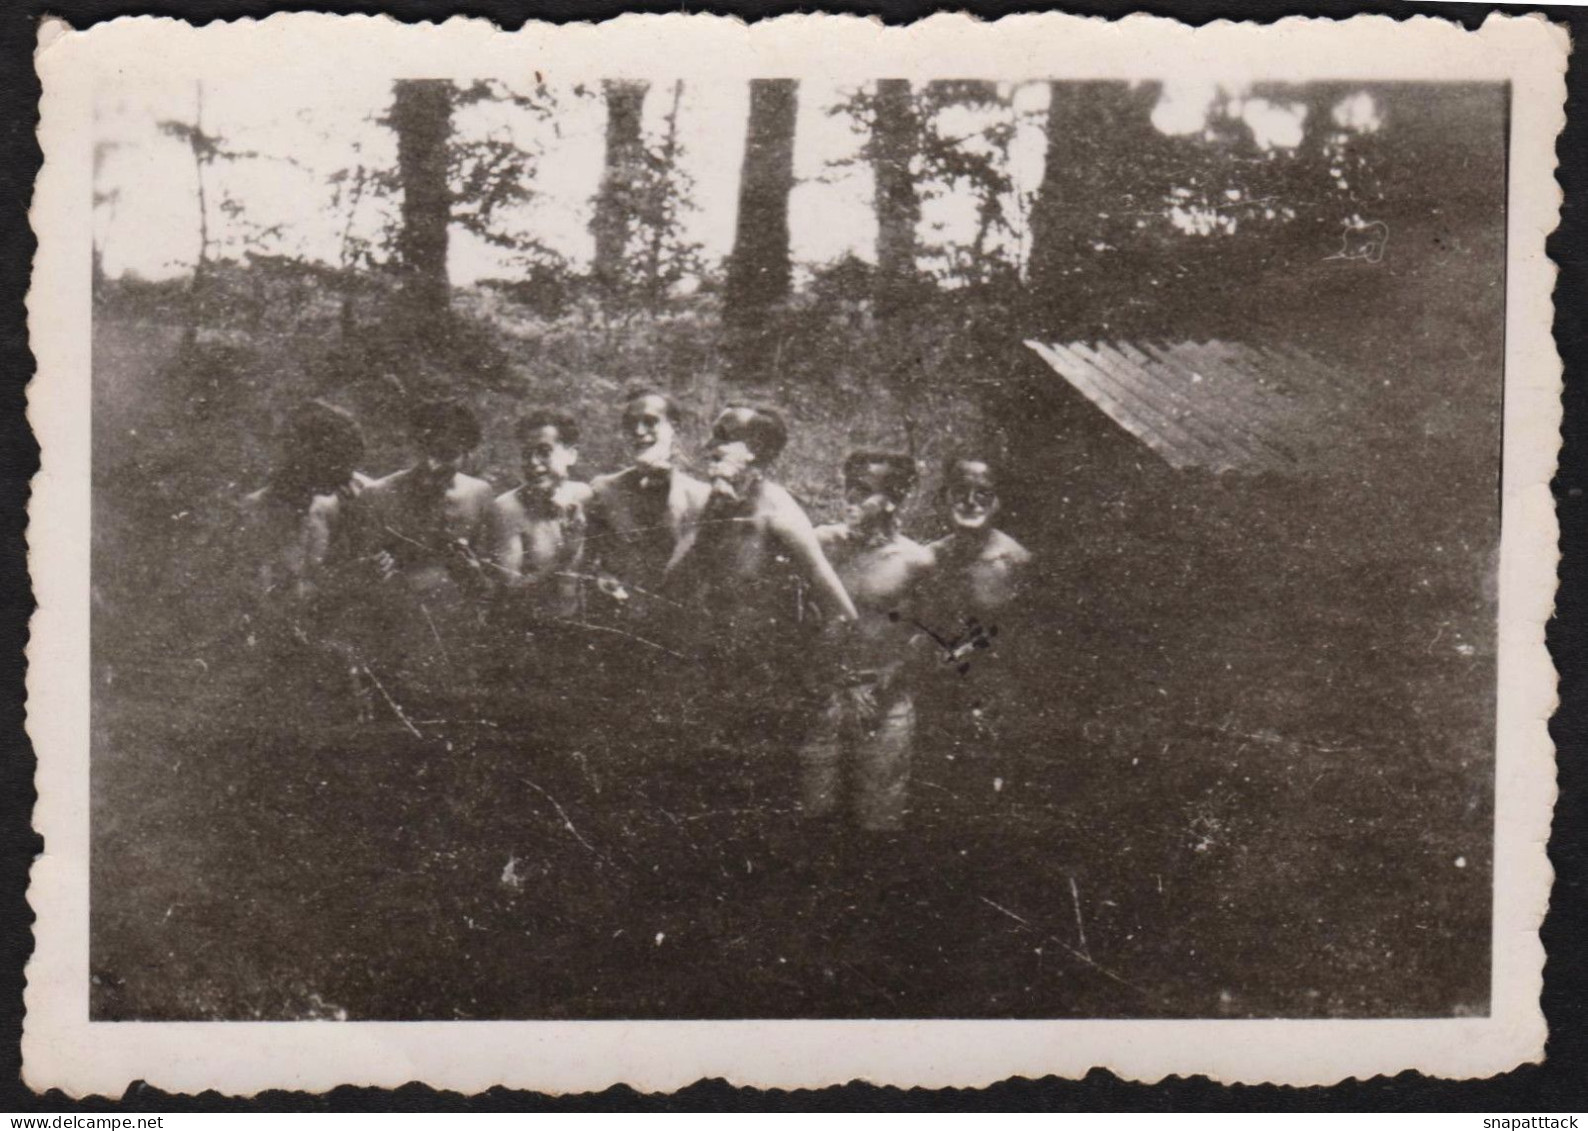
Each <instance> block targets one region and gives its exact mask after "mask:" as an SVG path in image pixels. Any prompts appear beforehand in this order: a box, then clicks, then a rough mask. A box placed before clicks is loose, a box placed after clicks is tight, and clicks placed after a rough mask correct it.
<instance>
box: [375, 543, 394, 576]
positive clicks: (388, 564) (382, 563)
mask: <svg viewBox="0 0 1588 1131" xmlns="http://www.w3.org/2000/svg"><path fill="white" fill-rule="evenodd" d="M375 572H376V573H378V574H379V575H380V579H381V580H382V581H390V580H391V579H392V578H393V577H394V576H396V573H397V559H396V558H394V557H392V555H391V551H389V550H382V551H380V552H379V553H378V554H376V555H375Z"/></svg>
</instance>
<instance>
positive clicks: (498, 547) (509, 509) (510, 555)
mask: <svg viewBox="0 0 1588 1131" xmlns="http://www.w3.org/2000/svg"><path fill="white" fill-rule="evenodd" d="M518 510H519V505H518V500H516V499H515V498H514V497H513V496H512V494H511V493H508V494H506V495H503V496H502V497H501V498H499V499H497V500H496V501H495V502H494V503H493V504H491V526H492V536H491V545H492V551H491V560H492V561H494V562H495V563H496V566H497V568H496V569H495V570H493V571H492V572H493V573H495V574H496V579H497V580H498V581H501V582H504V583H506V584H508V585H517V584H519V583H520V582H522V581H523V580H524V533H523V526H522V524H521V523H519V522H518V521H516V520H517V512H518Z"/></svg>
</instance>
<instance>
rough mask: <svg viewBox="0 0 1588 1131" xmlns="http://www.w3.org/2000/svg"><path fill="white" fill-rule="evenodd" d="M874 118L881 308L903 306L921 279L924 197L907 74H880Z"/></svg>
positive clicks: (891, 309)
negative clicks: (918, 232) (914, 166)
mask: <svg viewBox="0 0 1588 1131" xmlns="http://www.w3.org/2000/svg"><path fill="white" fill-rule="evenodd" d="M876 105H877V109H876V116H875V118H874V120H873V122H872V138H871V169H872V176H873V179H874V181H875V184H876V189H875V195H874V196H873V198H872V207H873V209H874V210H875V212H876V217H877V280H876V293H875V302H876V308H877V313H878V314H880V315H883V316H887V315H891V314H894V313H896V312H897V311H899V310H900V309H902V308H903V306H904V305H905V303H906V302H907V301H908V296H909V294H910V292H911V291H912V290H913V289H914V286H915V283H916V272H915V251H916V243H915V227H916V225H917V224H918V223H919V222H920V219H921V202H920V200H919V199H918V198H917V197H916V194H915V178H914V177H913V176H912V175H911V172H910V162H911V160H913V159H914V157H915V155H916V153H917V151H918V150H919V148H920V138H919V136H918V129H919V127H918V124H917V122H916V114H915V107H914V106H913V105H912V103H911V99H910V81H909V80H908V79H878V80H877V103H876Z"/></svg>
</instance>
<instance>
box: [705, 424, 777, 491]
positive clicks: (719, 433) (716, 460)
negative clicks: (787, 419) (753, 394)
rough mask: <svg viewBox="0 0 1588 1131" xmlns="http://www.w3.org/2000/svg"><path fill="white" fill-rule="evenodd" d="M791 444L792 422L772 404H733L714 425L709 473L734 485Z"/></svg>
mask: <svg viewBox="0 0 1588 1131" xmlns="http://www.w3.org/2000/svg"><path fill="white" fill-rule="evenodd" d="M787 445H788V425H786V424H784V423H783V418H782V417H781V416H779V415H778V414H777V413H776V412H773V411H772V410H771V409H769V408H754V407H752V406H750V405H729V406H728V407H727V408H725V409H723V410H722V412H721V413H720V414H719V415H718V417H717V420H716V422H715V423H714V424H713V425H712V426H711V444H710V447H709V448H708V449H707V460H706V473H707V474H708V475H709V476H710V477H711V478H712V479H713V480H717V481H720V482H723V483H726V484H729V485H730V486H739V485H740V484H742V483H743V482H745V481H746V479H747V478H748V477H749V476H750V475H752V474H754V473H757V472H762V471H765V470H766V469H767V468H768V467H769V466H770V465H771V464H772V463H773V462H774V461H775V460H776V459H777V457H778V456H780V455H782V454H783V449H784V447H786V446H787Z"/></svg>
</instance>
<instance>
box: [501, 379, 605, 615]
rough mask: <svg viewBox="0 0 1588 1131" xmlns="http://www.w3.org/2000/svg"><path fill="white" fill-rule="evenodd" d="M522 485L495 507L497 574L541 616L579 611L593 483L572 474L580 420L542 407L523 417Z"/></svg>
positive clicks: (520, 436)
mask: <svg viewBox="0 0 1588 1131" xmlns="http://www.w3.org/2000/svg"><path fill="white" fill-rule="evenodd" d="M518 443H519V451H520V452H521V454H522V458H523V468H524V483H523V485H522V486H520V487H515V488H514V489H513V490H511V491H508V492H507V493H506V494H504V495H501V496H499V497H498V498H497V500H496V502H495V504H494V506H493V525H494V527H495V531H496V538H495V543H496V565H497V567H498V577H499V579H500V580H502V581H503V582H504V583H505V584H506V585H507V586H508V587H509V588H511V589H518V590H525V591H527V594H528V596H529V597H530V603H531V605H532V606H533V611H534V612H535V614H536V616H537V619H546V620H555V619H558V618H565V617H575V616H578V615H579V606H580V593H581V587H580V572H581V570H582V569H583V565H584V553H585V526H586V518H585V508H586V506H587V505H588V504H589V502H590V498H591V494H592V492H591V489H590V486H589V485H588V484H585V483H578V482H575V481H574V480H572V479H569V478H568V473H569V472H570V471H572V469H573V466H574V464H575V463H577V462H578V461H579V451H578V443H579V425H578V424H577V423H576V422H575V421H574V420H573V418H572V417H569V416H566V415H564V414H562V413H558V412H550V411H547V410H544V409H541V410H537V411H533V412H530V413H529V414H528V415H526V416H525V417H524V418H523V419H522V420H520V421H519V422H518Z"/></svg>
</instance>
